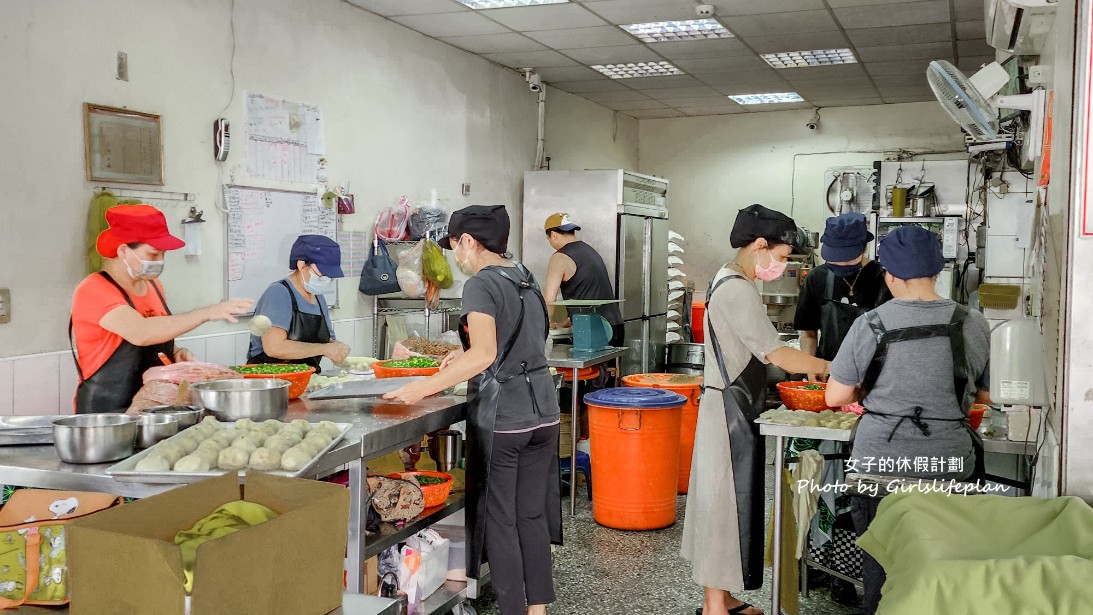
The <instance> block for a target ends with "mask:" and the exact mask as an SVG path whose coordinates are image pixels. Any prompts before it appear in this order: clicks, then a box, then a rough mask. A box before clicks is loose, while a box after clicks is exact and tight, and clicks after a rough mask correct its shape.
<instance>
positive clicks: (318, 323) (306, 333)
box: [247, 280, 333, 371]
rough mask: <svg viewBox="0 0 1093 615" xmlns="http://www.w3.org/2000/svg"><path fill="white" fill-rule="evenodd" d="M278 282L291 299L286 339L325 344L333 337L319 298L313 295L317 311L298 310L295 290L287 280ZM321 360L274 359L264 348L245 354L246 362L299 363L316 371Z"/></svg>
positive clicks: (321, 358) (314, 358)
mask: <svg viewBox="0 0 1093 615" xmlns="http://www.w3.org/2000/svg"><path fill="white" fill-rule="evenodd" d="M280 284H281V285H283V286H284V287H285V288H286V289H287V290H288V298H289V299H291V300H292V322H291V323H289V326H288V339H290V340H292V341H294V342H307V343H309V344H326V343H327V342H329V341H330V340H331V339H333V338H332V336H331V335H330V328H329V327H327V326H326V314H325V313H324V312H323V304H322V303H321V302H320V301H319V298H318V297H315V303H316V305H318V306H319V313H318V314H305V313H303V312H301V311H300V304H298V303H296V291H294V290H293V289H292V286H291V285H290V284H289V282H288V280H281V282H280ZM322 360H323V356H322V355H318V356H315V357H308V358H306V359H292V360H291V361H290V360H286V359H275V358H274V357H271V356H269V355H268V354H266V353H265V351H264V350H263V351H262V352H259V353H257V354H254V355H249V356H247V363H292V364H297V363H301V364H304V365H309V366H311V367H314V368H315V369H316V371H317V370H318V369H319V362H320V361H322Z"/></svg>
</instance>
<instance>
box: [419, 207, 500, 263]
mask: <svg viewBox="0 0 1093 615" xmlns="http://www.w3.org/2000/svg"><path fill="white" fill-rule="evenodd" d="M463 233H466V234H468V235H470V236H471V237H474V238H475V239H476V240H477V241H478V243H480V244H482V247H484V248H486V249H487V250H489V251H490V252H493V253H494V254H504V253H506V252H508V251H509V212H508V210H506V209H505V206H504V205H471V206H470V207H464V208H463V209H460V210H458V211H455V212H453V213H452V217H451V218H450V219H449V220H448V236H447V237H444V238H442V239H441V240H440V241H438V242H437V243H438V244H439V245H440V247H441V248H444V249H445V250H451V249H452V239H455V240H456V241H458V240H459V238H460V237H461V236H462V235H463Z"/></svg>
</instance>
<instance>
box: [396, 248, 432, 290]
mask: <svg viewBox="0 0 1093 615" xmlns="http://www.w3.org/2000/svg"><path fill="white" fill-rule="evenodd" d="M423 244H424V242H423V241H419V242H418V243H417V245H415V246H414V247H412V248H409V249H407V250H403V251H402V252H401V253H400V254H399V255H398V269H396V270H395V277H396V278H398V286H399V288H401V289H402V292H403V293H404V294H405V295H406V296H407V297H409V298H410V299H420V298H422V297H424V296H425V276H424V275H422V273H421V256H422V251H423V250H424V245H423Z"/></svg>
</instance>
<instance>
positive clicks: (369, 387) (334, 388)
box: [307, 376, 425, 401]
mask: <svg viewBox="0 0 1093 615" xmlns="http://www.w3.org/2000/svg"><path fill="white" fill-rule="evenodd" d="M424 379H425V376H403V377H401V378H376V379H374V380H350V381H347V382H339V383H337V384H332V385H330V386H327V387H323V388H321V389H319V390H317V391H312V392H311V393H308V395H307V398H308V399H312V400H315V401H320V400H324V399H347V398H350V397H380V396H382V395H384V394H385V393H390V392H391V391H394V390H395V389H397V388H399V387H401V386H402V385H404V384H406V383H407V382H413V381H415V380H424Z"/></svg>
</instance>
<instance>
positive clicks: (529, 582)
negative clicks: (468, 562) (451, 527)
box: [485, 425, 558, 615]
mask: <svg viewBox="0 0 1093 615" xmlns="http://www.w3.org/2000/svg"><path fill="white" fill-rule="evenodd" d="M557 450H558V425H553V426H551V427H542V428H539V429H536V430H534V431H528V432H524V433H495V434H494V435H493V455H492V457H491V459H490V478H489V490H488V495H487V498H486V536H485V542H486V557H487V558H488V560H489V563H490V577H491V583H492V584H493V590H494V593H496V594H497V605H498V607H499V608H500V610H501V615H523V613H526V612H527V607H528V605H531V604H550V603H551V602H554V578H553V576H552V573H551V564H552V561H551V554H550V530H549V527H548V525H547V515H546V507H547V483H548V481H550V480H551V477H552V476H553V475H552V473H551V469H552V468H551V467H550V464H551V462H552V461H553V460H554V454H555V452H556V451H557Z"/></svg>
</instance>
